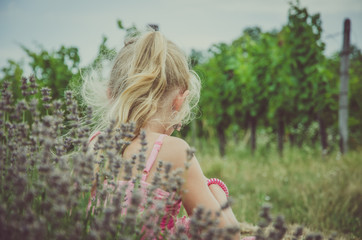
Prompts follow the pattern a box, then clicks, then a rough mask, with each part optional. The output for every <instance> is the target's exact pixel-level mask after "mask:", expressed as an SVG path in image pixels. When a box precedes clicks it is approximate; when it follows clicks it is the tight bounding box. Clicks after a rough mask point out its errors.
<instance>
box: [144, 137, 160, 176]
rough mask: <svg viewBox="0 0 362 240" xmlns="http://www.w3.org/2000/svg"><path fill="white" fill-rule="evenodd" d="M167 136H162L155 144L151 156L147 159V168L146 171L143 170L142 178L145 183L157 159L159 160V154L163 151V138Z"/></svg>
mask: <svg viewBox="0 0 362 240" xmlns="http://www.w3.org/2000/svg"><path fill="white" fill-rule="evenodd" d="M165 136H166V134H161V135H160V136H159V137H158V138H157V140H156V142H155V144H154V145H153V149H152V152H151V154H150V156H149V157H148V159H147V162H146V167H145V169H144V170H143V176H142V180H143V181H146V178H147V176H148V174H149V173H150V170H151V168H152V165H153V163H154V162H155V160H156V158H157V155H158V152H159V151H160V149H161V146H162V143H163V138H164V137H165Z"/></svg>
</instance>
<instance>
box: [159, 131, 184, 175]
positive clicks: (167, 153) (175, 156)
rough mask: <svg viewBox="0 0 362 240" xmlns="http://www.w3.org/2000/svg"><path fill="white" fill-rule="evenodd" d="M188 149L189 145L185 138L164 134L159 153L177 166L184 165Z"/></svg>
mask: <svg viewBox="0 0 362 240" xmlns="http://www.w3.org/2000/svg"><path fill="white" fill-rule="evenodd" d="M188 149H190V146H189V144H188V143H187V142H186V141H185V140H183V139H181V138H178V137H173V136H166V137H165V138H164V140H163V144H162V152H160V153H161V154H162V156H163V157H165V158H166V159H167V160H168V161H170V162H172V163H173V165H174V167H176V168H177V167H184V163H185V161H186V160H187V150H188ZM162 156H160V157H162Z"/></svg>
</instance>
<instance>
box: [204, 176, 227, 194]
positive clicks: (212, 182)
mask: <svg viewBox="0 0 362 240" xmlns="http://www.w3.org/2000/svg"><path fill="white" fill-rule="evenodd" d="M211 184H217V185H219V186H220V187H221V189H222V190H224V192H225V194H226V197H229V190H228V188H227V186H226V184H225V183H224V182H223V181H221V180H220V179H218V178H210V179H208V180H207V186H210V185H211Z"/></svg>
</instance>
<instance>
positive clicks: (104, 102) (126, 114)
mask: <svg viewBox="0 0 362 240" xmlns="http://www.w3.org/2000/svg"><path fill="white" fill-rule="evenodd" d="M83 79H84V83H83V86H82V96H83V99H84V101H85V102H86V104H87V105H89V106H90V107H91V108H92V109H93V112H94V115H95V120H96V123H95V130H101V131H102V130H104V129H105V128H107V127H108V126H109V125H110V124H111V122H112V121H113V122H114V123H115V127H116V128H117V127H120V126H121V124H122V123H134V124H135V135H136V136H137V135H138V134H139V132H140V129H141V128H142V127H144V125H145V124H146V123H147V122H148V121H149V120H150V119H151V118H152V119H155V117H156V113H158V112H159V111H163V107H164V103H165V102H166V101H167V99H169V98H170V95H171V93H172V92H175V91H176V90H178V91H181V92H183V91H186V90H189V91H190V93H189V95H188V96H187V97H186V99H185V101H184V103H183V105H182V107H181V109H179V111H173V112H172V114H171V116H170V117H169V119H167V120H166V121H165V119H159V121H160V122H161V121H163V122H162V124H165V126H166V127H167V128H169V127H172V126H173V125H175V124H179V123H182V124H186V123H188V122H189V121H190V120H191V119H192V118H193V111H192V110H193V109H194V108H195V107H196V106H197V103H198V101H199V97H200V80H199V78H198V76H197V74H196V73H195V72H193V71H192V70H191V69H190V68H189V65H188V59H187V57H186V55H185V54H184V53H183V52H182V51H181V50H180V49H179V48H178V47H177V46H176V45H175V44H174V43H173V42H171V41H169V40H167V39H166V38H165V37H164V36H163V34H161V33H160V32H158V31H152V30H149V31H147V32H145V33H143V34H141V35H140V36H138V37H136V38H132V39H128V40H127V41H125V46H124V47H123V48H122V49H121V50H120V51H119V53H118V54H117V56H116V57H115V59H114V62H113V67H112V70H111V74H110V77H109V80H106V79H104V78H100V75H99V74H97V70H96V71H91V72H89V73H88V74H86V75H85V76H84V77H83Z"/></svg>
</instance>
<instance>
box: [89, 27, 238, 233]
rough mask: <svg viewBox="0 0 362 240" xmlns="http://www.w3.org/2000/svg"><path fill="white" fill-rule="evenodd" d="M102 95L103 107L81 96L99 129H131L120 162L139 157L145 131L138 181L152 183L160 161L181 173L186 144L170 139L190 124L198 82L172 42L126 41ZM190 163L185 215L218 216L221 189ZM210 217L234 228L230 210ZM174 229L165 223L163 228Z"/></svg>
mask: <svg viewBox="0 0 362 240" xmlns="http://www.w3.org/2000/svg"><path fill="white" fill-rule="evenodd" d="M93 83H95V82H93ZM89 87H93V93H96V92H98V93H100V92H102V90H101V88H100V87H99V86H97V85H94V84H93V85H92V84H90V85H87V86H86V88H88V89H89ZM95 88H97V89H95ZM104 92H106V93H105V94H104V95H106V97H105V99H108V100H107V105H106V106H102V105H100V104H99V102H95V101H94V99H93V98H92V96H89V95H88V96H87V97H86V99H88V100H90V102H92V101H93V104H94V105H98V107H101V109H102V110H103V111H104V113H103V114H102V115H103V118H102V119H101V120H102V124H100V125H101V126H105V125H107V123H110V122H111V121H112V120H113V121H115V127H120V126H121V124H122V123H134V124H135V132H134V134H135V137H134V138H133V139H131V143H130V145H128V146H127V147H126V148H125V149H124V151H123V157H124V158H125V159H130V158H131V157H132V155H133V154H136V153H137V152H139V149H140V148H141V140H140V132H141V131H145V136H146V141H147V143H149V146H151V147H149V148H148V150H147V152H146V159H147V162H146V168H145V169H144V174H143V177H142V182H144V183H145V184H151V182H152V179H153V176H154V174H155V172H156V168H157V167H156V166H157V165H158V164H157V163H158V161H159V159H162V161H163V162H164V163H170V164H172V170H174V169H178V168H184V166H185V163H186V161H187V159H186V158H187V157H186V151H187V150H188V149H189V145H188V144H187V143H186V142H185V141H184V140H182V139H180V138H177V137H173V136H170V135H171V134H172V133H173V131H174V130H175V129H178V130H179V129H180V127H181V125H182V124H186V123H187V122H189V121H190V118H191V110H192V109H193V108H194V107H195V106H196V104H197V102H198V100H199V96H200V81H199V79H198V77H197V75H196V74H195V73H194V72H192V71H191V70H190V68H189V66H188V62H187V58H186V56H185V55H184V54H183V52H182V51H181V50H180V49H179V48H178V47H177V46H176V45H175V44H174V43H173V42H171V41H169V40H167V39H166V38H165V37H164V36H163V35H162V34H161V33H160V32H158V31H151V30H150V31H148V32H145V33H143V34H142V35H140V36H139V37H137V38H134V39H131V40H129V41H127V42H126V43H125V46H124V47H123V48H122V49H121V50H120V52H119V53H118V55H117V56H116V59H115V62H114V66H113V68H112V71H111V75H110V80H109V82H108V83H107V89H106V90H105V91H104ZM98 134H99V132H97V133H95V134H94V135H93V136H92V137H91V140H90V143H93V142H95V141H96V139H97V136H98ZM93 144H94V143H93ZM152 146H153V147H152ZM189 164H190V167H189V169H188V170H187V171H185V173H184V175H183V177H184V183H183V185H182V195H181V202H182V205H183V207H184V208H185V210H186V211H187V214H188V215H189V216H190V215H192V214H193V210H194V209H195V208H196V207H197V206H199V205H202V206H203V207H204V208H205V209H206V210H210V211H212V212H214V213H216V212H218V211H220V209H221V206H222V205H223V204H225V203H226V202H227V195H228V191H227V188H226V186H225V184H224V183H223V182H222V181H220V180H218V179H207V178H206V177H205V176H204V174H203V172H202V170H201V167H200V165H199V163H198V161H197V159H196V157H195V156H193V157H192V159H191V160H190V163H189ZM133 174H135V173H133ZM160 191H164V190H163V189H160ZM178 207H180V206H178ZM177 212H178V211H177ZM173 217H176V216H173ZM213 217H214V218H218V220H219V225H220V227H226V226H238V225H239V223H238V221H237V220H236V218H235V215H234V213H233V211H232V210H231V208H226V209H225V210H222V211H221V214H220V215H217V214H214V215H213ZM174 222H176V220H175V221H174ZM185 222H186V223H185V224H186V225H187V221H185ZM173 225H174V224H171V225H170V224H169V225H167V228H169V229H170V228H172V227H173ZM235 239H240V236H239V235H238V234H236V235H235Z"/></svg>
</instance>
